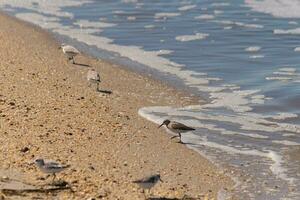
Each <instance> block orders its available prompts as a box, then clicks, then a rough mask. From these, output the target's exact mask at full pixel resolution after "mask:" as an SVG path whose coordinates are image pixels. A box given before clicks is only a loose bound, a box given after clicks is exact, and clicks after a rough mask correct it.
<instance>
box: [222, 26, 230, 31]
mask: <svg viewBox="0 0 300 200" xmlns="http://www.w3.org/2000/svg"><path fill="white" fill-rule="evenodd" d="M223 29H224V30H231V29H232V26H225V27H224V28H223Z"/></svg>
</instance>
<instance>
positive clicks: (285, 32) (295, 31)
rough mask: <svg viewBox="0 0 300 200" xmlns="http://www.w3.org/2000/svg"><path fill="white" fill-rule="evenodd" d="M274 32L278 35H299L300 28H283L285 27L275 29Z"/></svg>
mask: <svg viewBox="0 0 300 200" xmlns="http://www.w3.org/2000/svg"><path fill="white" fill-rule="evenodd" d="M273 33H274V34H277V35H288V34H290V35H299V34H300V28H295V29H287V30H283V29H274V30H273Z"/></svg>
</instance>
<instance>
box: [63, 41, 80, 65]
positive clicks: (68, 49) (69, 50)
mask: <svg viewBox="0 0 300 200" xmlns="http://www.w3.org/2000/svg"><path fill="white" fill-rule="evenodd" d="M60 49H62V51H63V52H64V54H66V55H67V56H68V58H69V60H72V61H73V64H75V60H74V58H75V56H77V55H78V54H80V52H79V51H78V50H77V49H76V48H75V47H73V46H71V45H67V44H64V43H63V44H61V46H60Z"/></svg>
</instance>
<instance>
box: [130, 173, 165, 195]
mask: <svg viewBox="0 0 300 200" xmlns="http://www.w3.org/2000/svg"><path fill="white" fill-rule="evenodd" d="M158 181H161V182H163V181H162V180H161V178H160V175H159V174H155V175H151V176H147V177H145V178H142V179H140V180H136V181H133V183H136V184H138V185H139V186H140V187H141V188H143V190H148V191H149V192H150V190H151V188H153V187H154V185H156V183H157V182H158Z"/></svg>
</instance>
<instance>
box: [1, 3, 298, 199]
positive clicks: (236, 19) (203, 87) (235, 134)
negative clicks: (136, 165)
mask: <svg viewBox="0 0 300 200" xmlns="http://www.w3.org/2000/svg"><path fill="white" fill-rule="evenodd" d="M247 2H254V3H256V2H270V4H268V5H266V4H264V5H263V6H266V7H265V10H268V11H265V12H261V10H258V11H257V10H253V9H252V8H251V7H250V6H249V4H246V3H245V2H244V1H242V0H231V1H225V0H224V1H217V0H207V1H205V0H194V1H192V0H190V1H179V0H173V1H146V0H139V1H129V0H127V1H126V0H123V1H121V0H116V1H104V0H90V1H87V0H86V1H84V0H83V1H79V0H54V1H50V0H49V1H38V0H24V1H13V0H2V1H1V2H0V8H2V10H5V11H6V12H8V13H10V14H13V15H15V16H17V17H18V18H20V19H23V20H26V21H30V22H32V23H34V24H37V25H39V26H41V27H42V28H45V29H48V30H50V31H52V32H54V33H56V34H58V35H60V36H61V38H63V39H64V41H68V42H70V43H72V45H74V46H76V47H77V48H79V49H80V50H82V51H86V52H88V53H91V54H92V55H93V56H97V57H101V58H104V59H109V60H112V61H113V62H117V63H121V64H124V65H129V66H131V67H132V66H133V68H134V69H136V70H141V69H143V71H144V72H145V73H153V74H156V75H157V76H158V78H161V79H164V80H166V81H169V82H171V83H173V84H174V85H181V87H180V88H188V89H190V91H191V92H193V94H194V95H196V96H199V97H203V98H205V100H206V103H205V104H202V105H194V106H192V107H185V108H169V107H152V108H141V110H140V111H139V114H140V115H141V116H143V117H145V118H147V119H149V120H151V121H153V122H155V123H160V122H161V121H162V120H163V119H165V118H171V119H174V120H178V121H181V122H184V123H186V124H188V125H191V126H194V127H196V128H197V130H196V131H195V132H194V133H190V134H186V135H185V136H184V137H183V139H184V140H185V141H186V142H188V143H189V145H188V147H190V148H193V149H195V150H196V151H199V152H201V153H202V154H204V155H205V156H207V157H208V158H209V159H211V160H212V161H213V162H215V163H216V164H218V165H220V166H221V167H224V166H226V168H230V170H232V171H233V172H234V173H233V174H230V175H232V176H233V177H234V178H235V179H237V180H238V183H239V185H238V186H237V188H236V193H238V194H239V195H240V196H241V198H242V199H299V198H300V172H299V170H300V169H299V167H297V165H298V164H297V162H299V161H295V160H292V159H291V158H290V157H289V151H290V150H293V149H295V148H299V146H300V135H299V134H300V125H299V116H298V115H299V114H300V109H299V108H300V106H299V105H300V103H299V102H300V101H299V100H300V93H299V92H300V84H299V83H300V74H299V70H300V51H296V50H295V48H296V47H299V46H300V39H299V38H300V31H298V32H297V30H296V31H295V30H294V29H296V28H298V27H300V17H297V16H295V17H292V18H291V17H290V16H288V14H289V12H290V11H291V10H294V9H296V10H297V9H298V10H299V13H300V5H298V3H299V1H297V0H290V1H288V3H287V1H284V0H277V1H275V0H269V1H267V0H262V1H255V0H247ZM276 2H277V3H278V2H279V3H281V4H279V6H277V7H276V5H277V3H276ZM284 5H287V7H286V8H285V7H284V8H285V9H286V10H284V11H286V13H287V16H281V17H276V16H277V14H276V12H277V10H280V9H281V6H282V7H283V6H284ZM183 6H191V7H190V8H189V9H187V10H184V8H183ZM289 6H290V7H289ZM270 8H272V10H271V11H269V9H270ZM283 13H285V12H283ZM281 14H282V13H281ZM199 16H200V17H199ZM82 20H86V21H82ZM87 22H88V23H87ZM99 22H102V23H108V24H109V25H107V24H100V25H99V24H97V23H99ZM197 33H198V34H206V35H205V36H203V37H202V38H200V37H199V38H193V36H195V35H196V34H197ZM279 33H284V34H279ZM179 36H181V37H179ZM182 38H183V39H182ZM106 39H110V40H111V41H107V40H106ZM189 39H190V40H189ZM184 40H185V41H184ZM186 40H189V41H186ZM249 47H250V50H247V48H249ZM161 50H169V51H170V52H169V53H165V54H161V55H159V53H157V52H159V51H161ZM211 78H212V79H211ZM216 78H217V79H216ZM202 81H204V83H203V82H202ZM238 174H244V175H245V176H246V177H247V178H240V175H238ZM240 179H248V180H251V181H246V182H245V181H242V180H240Z"/></svg>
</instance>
